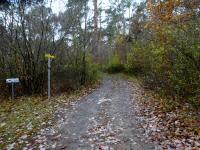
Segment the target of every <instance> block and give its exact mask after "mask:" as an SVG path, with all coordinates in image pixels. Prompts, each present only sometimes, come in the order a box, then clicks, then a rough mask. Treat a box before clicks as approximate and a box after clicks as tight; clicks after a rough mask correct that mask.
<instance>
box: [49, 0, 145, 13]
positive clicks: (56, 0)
mask: <svg viewBox="0 0 200 150" xmlns="http://www.w3.org/2000/svg"><path fill="white" fill-rule="evenodd" d="M99 1H102V7H103V8H105V7H106V6H108V0H99ZM142 1H144V0H134V2H137V3H140V2H142ZM66 2H67V0H53V3H52V10H53V12H54V13H56V14H59V12H63V11H64V10H65V5H66ZM89 5H91V7H93V5H92V0H90V2H89Z"/></svg>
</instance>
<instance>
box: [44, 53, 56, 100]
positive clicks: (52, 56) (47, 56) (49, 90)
mask: <svg viewBox="0 0 200 150" xmlns="http://www.w3.org/2000/svg"><path fill="white" fill-rule="evenodd" d="M45 57H46V58H48V99H50V98H51V60H52V59H54V58H55V56H54V55H51V54H45Z"/></svg>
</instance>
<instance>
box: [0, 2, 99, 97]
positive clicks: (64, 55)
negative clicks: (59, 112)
mask: <svg viewBox="0 0 200 150" xmlns="http://www.w3.org/2000/svg"><path fill="white" fill-rule="evenodd" d="M87 3H88V1H87V0H85V1H79V0H78V1H69V2H68V3H67V6H66V11H65V12H64V13H60V14H59V15H58V16H56V15H55V14H53V13H52V10H51V8H50V7H51V5H52V1H15V2H13V1H6V2H5V3H2V5H1V6H2V9H1V21H0V31H1V33H0V34H1V39H0V42H1V44H0V45H1V46H0V54H1V55H0V66H1V68H0V69H1V71H2V73H0V76H1V78H2V79H5V78H8V77H20V81H21V84H22V87H23V91H24V92H25V93H28V94H35V93H42V92H43V89H44V86H45V83H46V82H45V81H46V70H47V65H46V60H45V57H44V55H45V53H51V54H55V55H56V56H57V58H58V59H56V60H55V65H54V66H55V67H54V68H53V71H54V73H55V79H56V76H57V74H59V73H60V74H61V73H62V74H63V78H66V79H68V81H66V84H65V85H67V84H68V87H66V88H65V89H67V88H72V89H74V88H77V87H78V86H80V85H83V84H85V83H86V82H90V80H92V77H91V75H90V74H93V73H94V78H95V72H93V68H90V70H86V69H89V68H88V67H90V65H91V64H92V60H91V59H90V58H88V54H87V52H86V51H87V49H89V42H90V33H89V31H88V28H87V26H88V20H87V12H88V7H87V5H88V4H87ZM5 4H7V5H5ZM46 4H48V5H50V7H47V5H46ZM83 20H84V21H83ZM83 22H85V25H84V27H82V24H83ZM66 72H67V73H68V74H67V76H66V77H64V76H65V75H66ZM58 76H59V75H58ZM59 78H60V77H59ZM69 82H71V83H69ZM70 86H71V87H70Z"/></svg>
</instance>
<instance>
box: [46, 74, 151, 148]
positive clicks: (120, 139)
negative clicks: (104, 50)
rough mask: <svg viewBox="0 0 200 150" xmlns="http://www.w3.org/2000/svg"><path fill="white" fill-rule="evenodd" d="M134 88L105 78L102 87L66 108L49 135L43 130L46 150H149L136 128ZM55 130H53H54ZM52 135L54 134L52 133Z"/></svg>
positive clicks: (118, 79) (115, 79)
mask: <svg viewBox="0 0 200 150" xmlns="http://www.w3.org/2000/svg"><path fill="white" fill-rule="evenodd" d="M134 114H135V108H134V86H133V85H132V83H129V82H128V81H126V80H125V79H121V78H120V77H118V76H111V77H106V78H105V79H104V80H103V83H102V85H101V86H100V87H99V88H98V89H97V90H95V91H94V92H93V93H91V94H89V95H88V96H86V97H84V98H83V99H82V100H81V101H79V102H77V103H75V104H73V105H72V106H70V107H68V108H66V109H65V110H64V113H62V115H63V116H64V117H63V118H62V119H61V120H59V121H58V122H57V125H56V129H55V128H54V130H53V134H49V132H50V130H48V129H47V130H46V131H47V132H46V133H45V134H46V138H47V142H46V144H45V147H46V148H48V149H69V150H78V149H80V150H83V149H86V150H90V149H105V150H107V149H123V150H125V149H127V150H129V149H133V150H146V149H147V150H151V149H154V146H153V145H152V144H148V143H145V142H144V141H142V139H143V131H142V130H141V129H139V128H138V125H137V121H136V120H137V118H136V117H135V115H134ZM55 130H56V131H55ZM55 133H56V134H55Z"/></svg>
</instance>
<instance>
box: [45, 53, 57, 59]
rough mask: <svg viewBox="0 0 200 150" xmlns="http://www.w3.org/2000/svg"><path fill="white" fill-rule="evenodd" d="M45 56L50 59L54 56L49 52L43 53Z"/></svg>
mask: <svg viewBox="0 0 200 150" xmlns="http://www.w3.org/2000/svg"><path fill="white" fill-rule="evenodd" d="M45 57H46V58H50V59H55V56H54V55H51V54H45Z"/></svg>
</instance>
